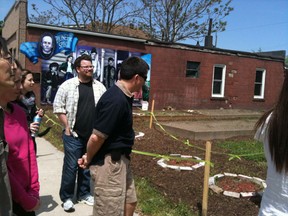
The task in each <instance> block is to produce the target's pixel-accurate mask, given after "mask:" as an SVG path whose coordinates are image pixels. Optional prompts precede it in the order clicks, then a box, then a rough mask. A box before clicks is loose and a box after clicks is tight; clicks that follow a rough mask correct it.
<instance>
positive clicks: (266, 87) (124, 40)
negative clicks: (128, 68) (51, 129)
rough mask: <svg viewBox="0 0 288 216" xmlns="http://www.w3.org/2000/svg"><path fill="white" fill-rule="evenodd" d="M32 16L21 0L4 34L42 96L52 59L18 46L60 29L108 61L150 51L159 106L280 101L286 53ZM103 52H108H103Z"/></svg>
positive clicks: (259, 105)
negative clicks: (33, 56) (154, 37)
mask: <svg viewBox="0 0 288 216" xmlns="http://www.w3.org/2000/svg"><path fill="white" fill-rule="evenodd" d="M27 20H28V19H27V2H26V0H19V1H16V3H15V4H14V5H13V7H12V8H11V10H10V11H9V13H8V14H7V16H6V18H5V20H4V21H5V25H4V27H3V32H2V35H3V37H4V38H6V39H7V41H8V46H9V48H10V50H11V52H12V54H13V55H14V56H15V57H16V58H18V59H19V60H20V62H21V63H22V64H23V66H24V67H25V68H27V69H30V70H32V71H33V72H34V73H35V77H36V79H38V78H39V81H40V82H39V84H38V85H37V89H36V90H35V93H36V95H38V98H40V94H41V80H42V79H43V74H42V71H43V67H44V66H43V64H48V63H49V61H48V62H46V61H44V60H43V59H39V61H38V62H37V63H32V62H31V61H29V59H28V58H27V57H26V56H25V55H24V54H22V53H21V52H20V51H19V47H20V45H21V44H22V43H24V42H27V41H28V42H29V41H30V42H33V41H34V42H35V41H39V38H40V37H41V35H42V34H43V33H45V32H50V33H52V34H54V35H56V34H57V33H58V32H70V33H73V34H74V36H75V37H77V39H78V42H77V50H78V51H79V49H80V48H79V47H97V48H99V51H100V53H99V55H102V60H103V61H105V60H107V57H108V56H107V57H106V54H109V52H110V55H112V56H113V57H115V60H116V59H117V60H119V59H120V57H121V55H122V51H126V52H127V53H126V54H125V55H124V56H126V57H127V56H130V55H133V54H135V53H141V54H151V56H152V58H151V71H150V75H149V82H150V92H149V100H150V102H151V100H152V99H154V100H155V109H162V108H164V107H167V106H171V107H173V108H175V109H178V110H179V109H196V108H221V107H222V108H241V109H268V108H270V107H271V106H273V104H274V103H275V101H276V100H277V97H278V94H279V91H280V89H281V86H282V82H283V78H284V66H285V64H284V62H285V51H274V52H266V53H250V52H241V51H235V50H226V49H219V48H214V47H213V46H212V45H211V44H209V40H208V43H206V44H205V46H193V45H187V44H179V43H176V44H168V43H163V42H158V41H151V40H146V39H139V38H134V37H125V36H120V35H111V34H103V33H96V32H90V31H85V30H78V29H73V28H65V27H58V26H49V25H41V24H35V23H30V22H28V21H27ZM208 39H209V38H208ZM100 48H101V49H100ZM78 51H77V52H78ZM101 51H102V52H103V53H106V54H105V55H104V54H103V53H102V54H101ZM63 58H64V57H63V55H62V56H61V55H56V57H55V58H54V60H53V61H55V59H56V60H57V59H58V60H59V61H60V62H61V61H64V60H63ZM99 60H101V57H99ZM45 62H46V63H45ZM50 62H51V61H50ZM116 63H117V62H115V64H116ZM37 74H38V76H37ZM37 77H38V78H37ZM38 102H40V99H39V100H38Z"/></svg>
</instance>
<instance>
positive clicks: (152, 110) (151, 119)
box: [149, 99, 154, 129]
mask: <svg viewBox="0 0 288 216" xmlns="http://www.w3.org/2000/svg"><path fill="white" fill-rule="evenodd" d="M153 112H154V99H153V100H152V106H151V115H150V124H149V128H150V129H151V128H152V122H153V115H152V114H154V113H153Z"/></svg>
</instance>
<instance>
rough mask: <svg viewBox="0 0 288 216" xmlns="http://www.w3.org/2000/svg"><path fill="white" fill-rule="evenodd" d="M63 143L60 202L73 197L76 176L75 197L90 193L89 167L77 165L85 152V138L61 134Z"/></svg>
mask: <svg viewBox="0 0 288 216" xmlns="http://www.w3.org/2000/svg"><path fill="white" fill-rule="evenodd" d="M62 138H63V143H64V161H63V169H62V179H61V188H60V198H61V200H62V202H65V201H66V200H67V199H71V200H72V199H73V196H74V189H75V181H76V176H77V173H78V176H77V194H76V198H77V199H84V198H86V197H87V196H89V195H91V193H90V172H89V169H85V170H84V169H82V168H80V167H79V166H78V163H77V160H78V159H79V158H81V157H82V155H83V154H84V153H85V152H86V144H87V140H82V139H79V138H74V137H73V136H67V135H66V134H65V133H64V132H63V135H62Z"/></svg>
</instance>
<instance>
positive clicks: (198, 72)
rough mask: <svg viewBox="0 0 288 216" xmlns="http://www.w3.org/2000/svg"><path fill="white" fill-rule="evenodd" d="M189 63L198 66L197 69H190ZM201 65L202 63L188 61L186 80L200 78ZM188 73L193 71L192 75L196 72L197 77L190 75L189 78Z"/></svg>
mask: <svg viewBox="0 0 288 216" xmlns="http://www.w3.org/2000/svg"><path fill="white" fill-rule="evenodd" d="M188 63H193V64H197V68H188ZM200 64H201V62H197V61H187V62H186V73H185V76H186V78H199V76H200ZM187 71H192V73H193V72H194V71H195V74H196V75H189V76H188V73H187Z"/></svg>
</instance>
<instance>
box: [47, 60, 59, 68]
mask: <svg viewBox="0 0 288 216" xmlns="http://www.w3.org/2000/svg"><path fill="white" fill-rule="evenodd" d="M52 67H57V70H58V69H59V64H58V63H57V62H52V63H51V64H50V65H49V70H51V69H52Z"/></svg>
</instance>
